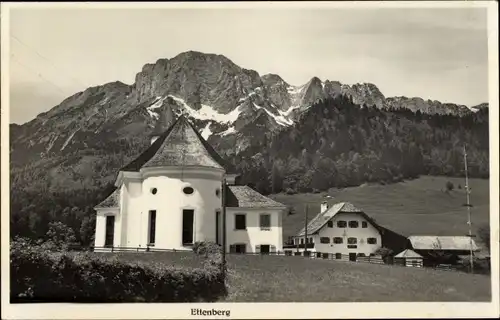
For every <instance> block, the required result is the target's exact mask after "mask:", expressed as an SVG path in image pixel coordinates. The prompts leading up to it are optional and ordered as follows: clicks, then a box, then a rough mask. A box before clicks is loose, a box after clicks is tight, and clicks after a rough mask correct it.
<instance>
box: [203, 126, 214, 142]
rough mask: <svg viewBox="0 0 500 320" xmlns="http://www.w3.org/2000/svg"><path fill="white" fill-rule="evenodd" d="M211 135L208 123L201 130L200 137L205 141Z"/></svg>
mask: <svg viewBox="0 0 500 320" xmlns="http://www.w3.org/2000/svg"><path fill="white" fill-rule="evenodd" d="M211 135H212V131H211V130H210V122H209V123H207V125H206V126H205V128H203V130H202V131H201V136H202V137H203V138H204V139H205V140H206V139H208V137H210V136H211Z"/></svg>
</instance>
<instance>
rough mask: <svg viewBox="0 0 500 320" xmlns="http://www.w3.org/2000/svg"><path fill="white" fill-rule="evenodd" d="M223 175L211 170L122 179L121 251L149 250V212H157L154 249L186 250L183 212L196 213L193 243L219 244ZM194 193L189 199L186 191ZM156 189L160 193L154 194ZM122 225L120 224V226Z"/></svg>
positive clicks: (157, 173)
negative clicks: (214, 242)
mask: <svg viewBox="0 0 500 320" xmlns="http://www.w3.org/2000/svg"><path fill="white" fill-rule="evenodd" d="M221 181H222V173H221V172H219V171H214V170H212V169H210V168H207V169H199V170H195V171H194V170H186V171H184V172H180V171H179V170H166V171H164V172H156V173H149V174H145V175H143V178H142V181H141V179H137V178H134V179H127V178H124V179H123V186H122V194H123V201H122V216H123V222H122V221H120V222H121V223H122V224H123V228H124V229H123V230H126V232H124V233H122V235H121V237H120V240H121V241H120V243H119V244H120V246H122V247H141V248H142V247H146V246H147V242H148V232H149V211H150V210H156V235H155V248H158V249H179V250H182V249H187V248H184V247H183V245H182V217H183V214H182V213H183V210H184V209H192V210H194V223H193V225H194V226H193V228H194V234H193V242H196V241H216V239H215V236H216V226H215V215H216V210H220V209H221V207H222V199H221V193H220V192H219V195H216V190H217V189H219V190H220V189H221V187H222V183H221ZM187 186H189V187H192V188H193V189H194V192H193V193H192V194H190V195H187V194H185V193H184V192H183V188H184V187H187ZM153 188H156V189H157V193H156V194H152V192H151V191H152V189H153ZM120 225H121V224H120Z"/></svg>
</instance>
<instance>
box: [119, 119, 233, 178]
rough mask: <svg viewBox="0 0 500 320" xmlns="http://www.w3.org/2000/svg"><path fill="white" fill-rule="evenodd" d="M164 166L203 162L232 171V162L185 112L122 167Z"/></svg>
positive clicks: (127, 169)
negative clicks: (206, 138)
mask: <svg viewBox="0 0 500 320" xmlns="http://www.w3.org/2000/svg"><path fill="white" fill-rule="evenodd" d="M163 166H178V167H182V166H201V167H212V168H219V169H225V170H226V172H227V171H232V168H231V166H230V164H229V163H227V162H226V161H224V159H222V157H221V156H220V155H219V154H218V153H217V152H216V151H215V150H214V149H213V148H212V146H211V145H210V144H208V142H207V141H206V140H205V139H204V138H203V137H202V136H201V134H200V133H199V132H198V131H197V130H196V129H195V128H194V127H193V125H192V124H191V123H190V122H189V120H188V119H186V117H185V116H183V115H181V116H180V117H179V118H178V119H177V120H176V121H175V122H174V123H173V124H172V125H171V126H170V128H168V129H167V130H166V131H165V132H163V133H162V134H161V135H160V136H159V137H158V139H156V141H155V142H154V143H153V144H152V145H151V146H150V147H149V148H148V149H147V150H146V151H144V152H143V153H142V154H141V155H139V157H137V158H136V159H135V160H134V161H132V162H130V163H129V164H128V165H126V166H125V167H123V168H122V169H121V171H139V170H140V169H141V168H148V167H163Z"/></svg>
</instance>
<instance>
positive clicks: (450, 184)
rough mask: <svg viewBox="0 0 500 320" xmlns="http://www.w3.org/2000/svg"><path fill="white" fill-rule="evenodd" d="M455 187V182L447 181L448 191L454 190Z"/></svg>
mask: <svg viewBox="0 0 500 320" xmlns="http://www.w3.org/2000/svg"><path fill="white" fill-rule="evenodd" d="M454 188H455V185H453V182H451V181H448V182H446V190H447V191H453V189H454Z"/></svg>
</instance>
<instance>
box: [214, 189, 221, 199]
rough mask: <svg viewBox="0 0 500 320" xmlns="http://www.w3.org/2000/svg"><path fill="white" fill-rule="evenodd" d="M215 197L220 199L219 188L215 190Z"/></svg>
mask: <svg viewBox="0 0 500 320" xmlns="http://www.w3.org/2000/svg"><path fill="white" fill-rule="evenodd" d="M215 195H216V196H217V197H220V189H219V188H217V189H215Z"/></svg>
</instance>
